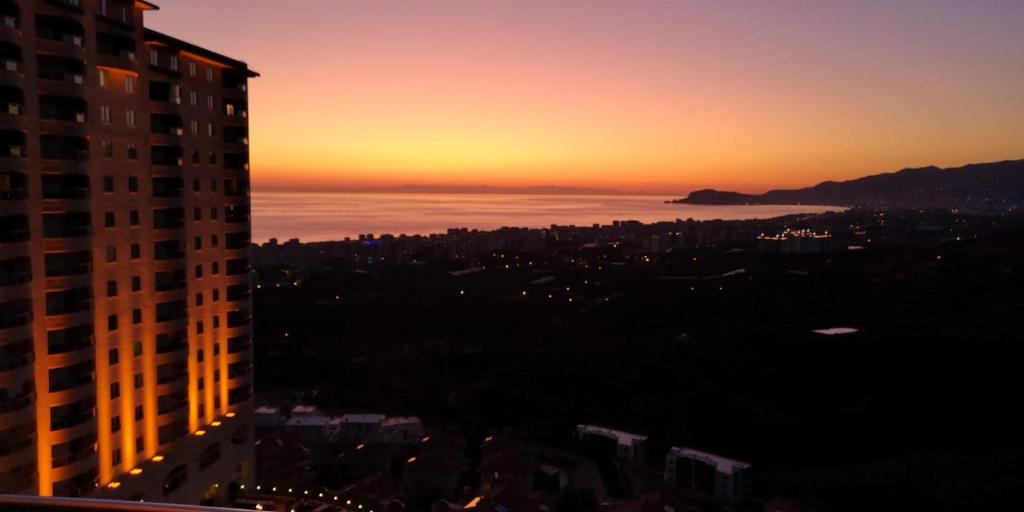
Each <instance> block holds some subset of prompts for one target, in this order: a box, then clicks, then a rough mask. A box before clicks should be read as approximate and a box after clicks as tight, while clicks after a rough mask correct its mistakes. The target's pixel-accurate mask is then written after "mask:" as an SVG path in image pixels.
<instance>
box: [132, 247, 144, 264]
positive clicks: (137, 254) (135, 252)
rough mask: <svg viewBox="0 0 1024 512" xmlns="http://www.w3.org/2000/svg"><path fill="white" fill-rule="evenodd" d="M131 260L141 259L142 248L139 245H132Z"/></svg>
mask: <svg viewBox="0 0 1024 512" xmlns="http://www.w3.org/2000/svg"><path fill="white" fill-rule="evenodd" d="M131 250H132V259H133V260H137V259H139V258H141V257H142V247H141V246H140V245H139V244H132V249H131Z"/></svg>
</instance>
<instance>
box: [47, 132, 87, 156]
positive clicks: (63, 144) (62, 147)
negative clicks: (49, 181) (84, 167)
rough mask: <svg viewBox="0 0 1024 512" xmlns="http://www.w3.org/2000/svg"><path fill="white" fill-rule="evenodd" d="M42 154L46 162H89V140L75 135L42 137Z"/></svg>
mask: <svg viewBox="0 0 1024 512" xmlns="http://www.w3.org/2000/svg"><path fill="white" fill-rule="evenodd" d="M39 145H40V152H41V153H42V156H43V159H45V160H58V161H62V162H85V161H87V160H89V139H87V138H85V137H77V136H74V135H40V136H39Z"/></svg>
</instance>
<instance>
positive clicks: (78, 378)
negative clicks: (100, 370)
mask: <svg viewBox="0 0 1024 512" xmlns="http://www.w3.org/2000/svg"><path fill="white" fill-rule="evenodd" d="M95 367H96V362H95V361H93V360H91V359H90V360H88V361H84V362H81V363H78V364H74V365H71V366H64V367H60V368H50V369H49V377H50V393H59V392H61V391H67V390H69V389H75V388H77V387H81V386H85V385H87V384H92V383H93V380H94V378H95V376H94V375H93V369H94V368H95Z"/></svg>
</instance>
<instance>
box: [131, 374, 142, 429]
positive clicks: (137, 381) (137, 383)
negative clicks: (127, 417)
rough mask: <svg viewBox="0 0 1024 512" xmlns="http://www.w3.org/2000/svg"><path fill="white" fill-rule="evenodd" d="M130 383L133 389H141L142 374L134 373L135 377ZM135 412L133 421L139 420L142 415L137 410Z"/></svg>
mask: <svg viewBox="0 0 1024 512" xmlns="http://www.w3.org/2000/svg"><path fill="white" fill-rule="evenodd" d="M132 383H133V384H134V385H135V389H142V374H141V373H136V374H135V377H134V378H133V379H132ZM140 407H141V406H140ZM135 411H136V412H135V419H139V418H141V417H142V413H141V412H140V411H139V408H136V409H135Z"/></svg>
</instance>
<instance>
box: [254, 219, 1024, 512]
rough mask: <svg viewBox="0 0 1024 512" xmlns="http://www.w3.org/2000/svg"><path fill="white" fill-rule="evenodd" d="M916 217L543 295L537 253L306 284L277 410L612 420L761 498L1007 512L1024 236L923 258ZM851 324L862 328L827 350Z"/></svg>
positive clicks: (287, 313)
mask: <svg viewBox="0 0 1024 512" xmlns="http://www.w3.org/2000/svg"><path fill="white" fill-rule="evenodd" d="M890 218H892V217H890ZM904 219H905V223H904V225H901V224H899V223H898V222H897V221H896V220H895V219H893V220H890V222H889V223H888V224H887V226H888V227H887V228H886V229H887V230H888V231H887V232H886V233H885V236H881V234H880V235H879V236H877V237H876V240H879V241H877V242H876V243H874V244H872V245H870V246H869V247H868V248H867V249H866V250H863V251H847V250H845V247H844V248H843V250H833V251H826V252H821V253H813V254H760V253H758V252H756V251H755V250H754V249H755V245H754V244H753V243H750V244H747V245H744V244H732V245H730V246H719V247H705V248H694V249H686V250H675V251H672V252H671V253H668V254H659V255H653V256H652V261H651V262H650V263H646V264H642V263H641V262H637V261H635V260H630V261H631V263H630V264H626V265H621V266H619V265H602V266H601V270H598V269H597V268H598V265H597V264H596V262H601V261H605V262H607V261H614V260H616V259H617V258H618V259H621V254H618V253H617V252H616V250H615V249H610V248H604V249H582V248H581V249H579V251H578V252H577V253H576V254H575V255H573V264H569V260H568V259H560V258H554V257H551V255H548V256H549V258H548V265H547V267H546V268H548V269H549V270H550V271H551V275H553V276H555V277H556V280H555V281H553V282H549V283H545V284H542V285H531V284H530V283H531V282H532V281H534V280H536V279H537V273H536V272H535V271H534V268H535V267H531V268H527V267H525V266H523V267H522V268H518V269H517V268H516V267H514V266H513V267H511V268H510V269H508V270H506V269H504V268H503V266H502V265H500V263H502V262H507V261H516V260H515V258H516V256H520V258H521V259H520V260H518V261H525V260H526V259H527V258H535V257H536V255H526V254H522V255H518V254H513V253H504V254H501V255H499V254H498V253H495V254H494V255H491V256H489V257H490V258H491V259H492V260H493V261H490V263H491V264H489V265H488V270H486V271H484V272H479V273H475V274H471V275H466V276H462V277H453V276H451V275H449V274H448V272H447V271H448V270H450V268H448V267H446V266H442V265H373V266H366V265H357V264H354V263H351V262H343V261H338V262H335V263H336V264H335V265H333V266H332V267H330V268H320V269H307V272H306V273H305V274H304V277H303V278H302V279H300V280H298V284H297V285H295V286H281V287H275V286H270V285H266V286H263V287H262V288H261V289H259V290H257V291H256V294H255V307H256V308H257V313H258V314H257V315H256V319H257V320H256V321H257V329H256V332H257V335H256V343H257V346H256V351H257V366H258V371H257V373H256V375H257V378H258V389H257V391H258V392H267V391H273V390H279V389H292V390H302V391H313V390H315V391H316V394H315V400H316V401H317V402H318V403H319V404H320V405H322V406H325V407H346V408H363V409H367V410H374V411H382V412H387V413H391V414H418V415H421V416H423V417H424V418H425V419H426V420H428V421H430V422H434V423H439V424H445V425H460V426H462V427H464V428H466V429H469V430H471V431H476V432H480V431H484V430H486V429H488V428H493V427H514V428H516V429H517V430H518V431H519V432H522V433H523V434H524V435H525V436H528V437H529V438H530V439H531V440H532V441H534V442H538V443H545V444H548V445H551V446H564V445H566V443H568V442H569V439H570V436H571V432H572V430H573V427H574V425H575V424H577V423H596V424H602V425H608V426H612V427H616V428H621V429H625V430H630V431H635V432H639V433H644V434H648V435H650V438H651V441H650V447H649V449H650V455H649V457H648V459H649V463H650V464H651V465H652V466H653V468H652V469H654V470H656V467H657V466H659V465H660V463H661V462H662V460H663V457H664V454H665V452H666V450H667V449H668V447H670V446H692V447H696V448H701V449H705V450H709V451H713V452H717V453H722V454H724V455H728V456H733V457H736V458H740V459H743V460H749V461H751V462H753V463H754V466H755V468H756V480H755V487H754V493H755V494H756V495H757V496H760V497H762V498H766V499H768V498H773V497H777V496H784V497H789V498H797V499H800V500H802V501H805V502H807V503H812V504H819V505H822V506H823V507H824V508H825V509H829V510H864V509H867V508H871V509H879V508H882V509H893V508H898V507H899V506H906V507H908V508H910V509H919V510H925V509H930V510H956V509H972V508H974V509H978V508H979V507H980V508H984V507H985V506H988V505H991V504H994V503H999V501H1000V499H1001V498H1002V497H1003V496H1004V495H1008V494H1009V493H1011V492H1014V491H1019V489H1020V485H1021V482H1024V451H1022V448H1024V441H1022V437H1021V436H1020V432H1022V431H1024V421H1022V420H1021V417H1020V416H1021V415H1020V414H1019V411H1017V408H1018V407H1017V404H1019V394H1020V389H1021V385H1022V384H1021V377H1020V375H1021V372H1020V364H1021V361H1022V360H1024V348H1022V342H1024V257H1022V255H1024V224H1022V223H1021V219H1020V217H1019V216H1016V217H1014V216H1002V217H999V218H995V217H993V218H988V217H976V218H972V219H971V220H970V224H971V226H972V227H971V228H970V229H969V230H968V232H969V233H970V236H969V237H966V238H964V237H961V239H960V240H957V239H956V238H950V237H939V238H935V239H930V240H927V241H921V240H920V239H919V236H918V234H919V230H917V229H916V228H915V226H916V225H919V224H921V223H925V219H924V217H923V215H922V216H921V217H920V218H919V217H917V216H916V214H914V213H907V214H906V216H905V217H904ZM939 219H941V220H939V221H937V220H936V219H935V218H931V217H929V218H928V219H927V223H929V224H935V223H936V222H940V223H953V222H957V223H960V222H961V220H956V219H955V218H954V217H952V216H940V217H939ZM900 226H902V227H900ZM901 229H904V230H905V232H904V231H900V230H901ZM730 249H732V250H730ZM735 249H744V250H742V251H736V250H735ZM501 256H504V257H501ZM579 258H582V259H583V260H586V261H592V262H595V264H594V265H590V266H589V268H582V267H581V266H580V265H579V261H578V259H579ZM740 268H742V269H745V272H744V273H740V274H736V275H733V276H730V277H718V278H715V277H713V276H718V275H720V274H723V273H726V272H730V271H733V270H736V269H740ZM259 270H260V272H261V280H267V282H270V281H271V280H270V279H269V278H270V277H273V276H274V275H275V274H277V273H278V272H280V271H281V270H282V269H280V268H273V269H272V268H262V269H259ZM664 276H673V277H677V278H678V277H683V278H682V279H673V280H665V279H662V277H664ZM567 290H568V291H567ZM523 291H526V295H525V296H524V295H523ZM570 298H571V299H572V301H571V302H570V300H569V299H570ZM836 326H849V327H855V328H857V329H859V330H860V332H858V333H856V334H850V335H843V336H824V335H820V334H815V333H812V332H811V331H812V330H813V329H820V328H827V327H836ZM286 334H287V335H286ZM567 499H569V498H567ZM573 499H575V498H573Z"/></svg>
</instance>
